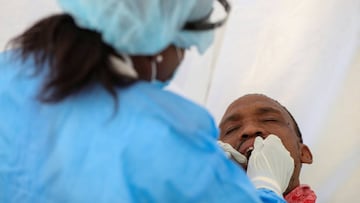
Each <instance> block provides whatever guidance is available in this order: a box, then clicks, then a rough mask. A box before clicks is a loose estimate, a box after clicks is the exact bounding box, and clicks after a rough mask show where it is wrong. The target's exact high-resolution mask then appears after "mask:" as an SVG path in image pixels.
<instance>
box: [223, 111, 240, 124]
mask: <svg viewBox="0 0 360 203" xmlns="http://www.w3.org/2000/svg"><path fill="white" fill-rule="evenodd" d="M241 118H242V115H241V114H238V113H235V114H231V115H230V116H227V117H226V118H224V119H223V121H221V123H220V125H219V126H222V125H224V124H225V123H227V122H231V121H238V120H240V119H241Z"/></svg>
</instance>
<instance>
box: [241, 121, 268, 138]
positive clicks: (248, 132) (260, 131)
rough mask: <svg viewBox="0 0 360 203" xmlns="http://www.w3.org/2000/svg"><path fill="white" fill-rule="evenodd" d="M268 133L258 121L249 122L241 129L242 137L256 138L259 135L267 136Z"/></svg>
mask: <svg viewBox="0 0 360 203" xmlns="http://www.w3.org/2000/svg"><path fill="white" fill-rule="evenodd" d="M266 134H267V132H266V131H265V129H264V128H262V127H261V126H259V125H257V124H256V123H248V124H247V125H245V126H244V128H243V130H242V131H241V139H248V138H255V137H257V136H261V137H262V138H265V136H266Z"/></svg>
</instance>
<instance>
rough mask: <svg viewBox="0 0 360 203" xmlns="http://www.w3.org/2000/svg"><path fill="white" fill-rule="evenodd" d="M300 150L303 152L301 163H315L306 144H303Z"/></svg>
mask: <svg viewBox="0 0 360 203" xmlns="http://www.w3.org/2000/svg"><path fill="white" fill-rule="evenodd" d="M300 150H301V156H300V160H301V163H305V164H311V163H312V162H313V159H312V154H311V151H310V149H309V147H308V146H307V145H305V144H301V145H300Z"/></svg>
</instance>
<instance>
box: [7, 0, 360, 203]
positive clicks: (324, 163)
mask: <svg viewBox="0 0 360 203" xmlns="http://www.w3.org/2000/svg"><path fill="white" fill-rule="evenodd" d="M231 3H232V6H233V8H232V13H231V16H230V18H229V21H228V23H227V25H226V27H224V28H223V29H221V30H219V31H218V32H217V38H216V43H215V45H214V46H213V47H212V48H211V49H210V50H209V51H208V52H207V53H206V54H205V55H204V56H201V57H200V56H199V55H198V54H197V53H196V52H195V51H194V50H191V51H190V52H189V53H188V54H187V57H186V60H185V61H184V63H183V64H182V68H181V69H180V70H179V72H178V74H177V76H176V78H175V80H174V81H173V83H172V84H171V86H170V89H171V90H173V91H176V92H178V93H179V94H182V95H184V96H185V97H188V98H189V99H191V100H193V101H195V102H197V103H199V104H201V105H203V106H204V107H206V108H207V109H209V111H210V112H211V113H212V114H213V115H214V117H215V119H216V120H217V121H219V119H220V118H221V116H222V114H223V112H224V110H225V109H226V107H227V105H228V104H229V103H230V102H231V101H232V100H234V99H236V98H237V97H239V96H241V95H243V94H247V93H255V92H257V93H264V94H266V95H268V96H270V97H272V98H274V99H277V100H278V101H280V102H281V103H282V104H283V105H285V106H287V107H288V109H289V110H290V111H291V112H292V113H293V115H294V117H295V118H296V120H297V121H298V123H299V125H300V128H301V130H302V133H303V136H304V142H305V143H306V144H308V145H309V146H310V148H311V150H312V152H313V157H314V163H313V164H312V165H304V167H303V173H302V183H307V184H309V185H311V186H312V187H313V188H314V189H315V191H316V192H317V194H318V202H320V203H328V202H334V203H336V202H339V203H343V202H354V201H356V200H357V194H356V193H357V191H358V188H359V187H360V148H358V147H357V146H359V145H360V134H359V132H360V125H359V124H357V122H359V121H360V80H359V79H358V78H360V0H301V1H300V0H295V1H286V0H272V1H269V0H251V1H250V0H232V1H231ZM1 5H2V6H1V8H0V17H1V18H0V19H1V20H0V26H1V30H2V31H1V33H0V45H1V46H2V48H3V47H4V44H5V42H6V41H7V40H8V39H9V38H10V37H11V36H13V35H14V34H17V33H19V32H20V31H22V30H23V29H24V28H25V27H26V26H28V25H29V24H30V23H32V22H34V21H35V20H36V19H38V18H39V17H42V16H44V15H47V14H49V13H52V12H56V11H58V8H57V7H56V2H55V1H54V0H53V1H48V0H47V1H45V0H22V1H21V2H20V1H11V2H10V1H5V0H1Z"/></svg>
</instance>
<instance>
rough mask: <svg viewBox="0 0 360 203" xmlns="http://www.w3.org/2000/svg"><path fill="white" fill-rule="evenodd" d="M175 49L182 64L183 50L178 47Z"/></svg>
mask: <svg viewBox="0 0 360 203" xmlns="http://www.w3.org/2000/svg"><path fill="white" fill-rule="evenodd" d="M175 49H176V55H177V57H178V60H179V63H180V62H181V60H182V56H183V54H182V53H181V50H180V49H179V48H178V47H175Z"/></svg>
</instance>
